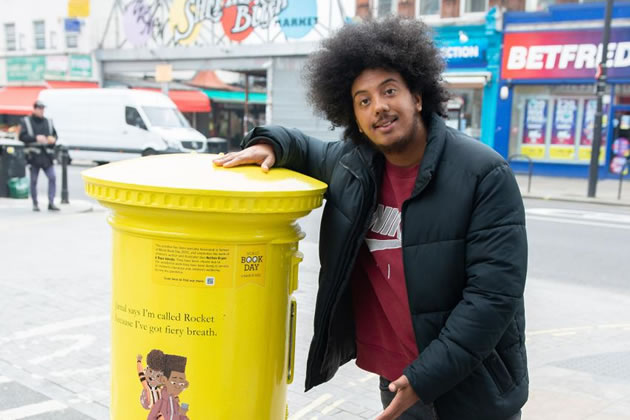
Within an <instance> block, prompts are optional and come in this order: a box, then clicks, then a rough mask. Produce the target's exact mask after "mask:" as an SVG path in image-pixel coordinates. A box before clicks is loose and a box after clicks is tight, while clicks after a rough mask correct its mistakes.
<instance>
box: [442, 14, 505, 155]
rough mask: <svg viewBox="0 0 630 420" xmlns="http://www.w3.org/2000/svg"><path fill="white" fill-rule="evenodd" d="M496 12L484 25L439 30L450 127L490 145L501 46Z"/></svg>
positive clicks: (491, 144) (489, 15)
mask: <svg viewBox="0 0 630 420" xmlns="http://www.w3.org/2000/svg"><path fill="white" fill-rule="evenodd" d="M495 13H496V9H491V10H490V12H489V13H488V14H487V15H486V16H485V20H484V21H482V22H481V24H476V25H466V26H442V27H436V28H435V41H436V44H437V46H438V47H439V48H440V51H441V52H442V55H443V57H444V59H445V61H446V72H445V73H444V75H443V77H444V81H445V82H446V83H447V85H448V88H449V92H450V93H451V99H450V100H449V102H448V104H447V108H448V109H447V111H448V119H447V124H448V125H449V126H451V127H453V128H456V129H458V130H461V131H463V132H464V133H466V134H468V135H469V136H471V137H474V138H476V139H478V140H481V141H482V142H483V143H485V144H487V145H489V146H494V121H495V116H496V100H497V92H498V81H499V79H498V76H499V56H500V54H499V51H500V45H501V33H500V32H499V31H498V30H497V25H496V19H495Z"/></svg>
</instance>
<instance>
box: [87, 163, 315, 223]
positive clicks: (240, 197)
mask: <svg viewBox="0 0 630 420" xmlns="http://www.w3.org/2000/svg"><path fill="white" fill-rule="evenodd" d="M216 157H217V156H216V155H210V154H188V153H182V154H168V155H156V156H147V157H142V158H137V159H129V160H123V161H119V162H114V163H110V164H108V165H103V166H98V167H95V168H91V169H88V170H86V171H83V173H82V175H83V179H84V181H85V190H86V192H87V194H88V195H89V196H91V197H93V198H95V199H97V200H99V201H101V202H104V203H116V204H125V205H135V206H141V207H156V208H166V209H174V210H189V211H215V212H235V213H288V212H302V211H310V210H312V209H314V208H316V207H319V206H320V205H321V203H322V199H323V194H324V192H325V191H326V187H327V186H326V184H325V183H323V182H320V181H318V180H316V179H314V178H311V177H308V176H306V175H302V174H300V173H298V172H294V171H291V170H288V169H283V168H272V169H271V170H270V171H269V172H268V173H264V172H262V170H261V169H260V167H257V166H253V165H251V166H240V167H236V168H229V169H228V168H222V167H218V166H215V165H214V164H213V163H212V160H213V159H214V158H216Z"/></svg>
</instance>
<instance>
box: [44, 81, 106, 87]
mask: <svg viewBox="0 0 630 420" xmlns="http://www.w3.org/2000/svg"><path fill="white" fill-rule="evenodd" d="M46 85H47V86H48V87H49V88H52V89H95V88H97V87H98V83H97V82H83V81H79V80H77V81H74V80H47V81H46Z"/></svg>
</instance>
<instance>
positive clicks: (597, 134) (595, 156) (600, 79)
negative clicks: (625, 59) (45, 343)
mask: <svg viewBox="0 0 630 420" xmlns="http://www.w3.org/2000/svg"><path fill="white" fill-rule="evenodd" d="M612 5H613V0H606V12H605V13H604V16H605V17H604V34H603V36H602V56H601V61H600V63H599V67H598V68H597V74H596V75H595V79H596V80H597V81H596V82H595V95H596V96H597V107H596V109H595V121H594V123H595V124H594V127H593V144H592V145H591V164H590V166H589V170H588V193H587V195H588V197H591V198H594V197H595V195H596V193H597V178H598V176H599V149H600V148H601V145H602V115H603V110H602V108H603V97H604V93H605V91H606V62H607V61H608V42H609V40H610V21H611V17H612Z"/></svg>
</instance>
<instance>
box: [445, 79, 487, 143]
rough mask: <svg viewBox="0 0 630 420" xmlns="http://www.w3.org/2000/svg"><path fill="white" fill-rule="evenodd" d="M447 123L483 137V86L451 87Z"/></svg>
mask: <svg viewBox="0 0 630 420" xmlns="http://www.w3.org/2000/svg"><path fill="white" fill-rule="evenodd" d="M449 92H450V93H451V99H450V100H449V101H448V103H447V111H448V118H447V121H446V123H447V124H448V125H449V126H450V127H453V128H455V129H457V130H460V131H462V132H464V133H465V134H467V135H469V136H470V137H474V138H476V139H479V138H480V137H481V110H482V106H481V103H482V99H483V91H482V88H470V89H449Z"/></svg>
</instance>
